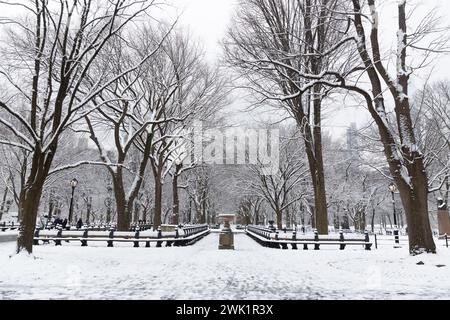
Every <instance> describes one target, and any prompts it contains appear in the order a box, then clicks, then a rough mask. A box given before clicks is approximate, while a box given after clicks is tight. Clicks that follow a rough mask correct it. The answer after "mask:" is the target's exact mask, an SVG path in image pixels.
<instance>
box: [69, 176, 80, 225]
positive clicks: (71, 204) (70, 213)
mask: <svg viewBox="0 0 450 320" xmlns="http://www.w3.org/2000/svg"><path fill="white" fill-rule="evenodd" d="M77 184H78V180H77V179H75V178H73V179H72V180H71V181H70V186H71V187H72V196H71V197H70V206H69V228H70V226H71V225H72V216H73V194H74V193H75V188H76V187H77Z"/></svg>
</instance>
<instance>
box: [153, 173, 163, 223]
mask: <svg viewBox="0 0 450 320" xmlns="http://www.w3.org/2000/svg"><path fill="white" fill-rule="evenodd" d="M161 215H162V183H161V173H160V172H158V174H157V175H156V176H155V214H154V216H153V229H154V230H157V229H158V227H160V226H161V218H162V216H161Z"/></svg>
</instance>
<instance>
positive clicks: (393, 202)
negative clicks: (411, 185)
mask: <svg viewBox="0 0 450 320" xmlns="http://www.w3.org/2000/svg"><path fill="white" fill-rule="evenodd" d="M397 190H398V189H397V186H396V185H395V184H394V183H391V184H390V185H389V191H391V194H392V207H393V209H394V227H395V228H397V226H398V225H397V212H396V210H395V193H396V192H397Z"/></svg>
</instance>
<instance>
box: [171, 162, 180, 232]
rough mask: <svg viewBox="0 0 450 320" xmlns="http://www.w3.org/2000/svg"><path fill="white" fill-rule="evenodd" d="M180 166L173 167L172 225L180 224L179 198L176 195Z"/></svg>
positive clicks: (177, 194)
mask: <svg viewBox="0 0 450 320" xmlns="http://www.w3.org/2000/svg"><path fill="white" fill-rule="evenodd" d="M181 167H182V165H179V164H177V165H175V173H174V174H173V178H172V202H173V203H172V224H174V225H178V224H179V223H180V196H179V193H178V177H179V172H180V170H181Z"/></svg>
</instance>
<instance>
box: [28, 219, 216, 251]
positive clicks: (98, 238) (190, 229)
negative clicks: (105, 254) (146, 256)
mask: <svg viewBox="0 0 450 320" xmlns="http://www.w3.org/2000/svg"><path fill="white" fill-rule="evenodd" d="M209 232H210V230H209V227H208V226H207V225H196V226H186V227H183V228H176V229H175V231H174V232H162V231H161V228H158V231H156V232H153V231H151V232H147V231H145V232H141V231H140V230H136V231H135V232H122V231H115V230H113V229H111V230H110V231H109V232H104V231H90V230H88V229H86V230H83V231H66V230H62V229H60V230H39V229H36V231H35V233H34V245H39V244H40V242H43V243H50V241H53V242H54V243H55V245H56V246H61V245H62V242H63V241H65V242H71V241H79V242H81V246H82V247H87V246H88V242H106V243H107V246H108V247H113V246H114V242H117V243H133V245H134V247H135V248H138V247H139V246H140V243H145V247H147V248H149V247H151V243H156V247H162V246H163V243H165V246H166V247H171V246H176V247H178V246H188V245H192V244H194V243H195V242H197V241H199V240H200V239H202V238H203V237H205V236H207V235H208V234H209Z"/></svg>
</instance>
